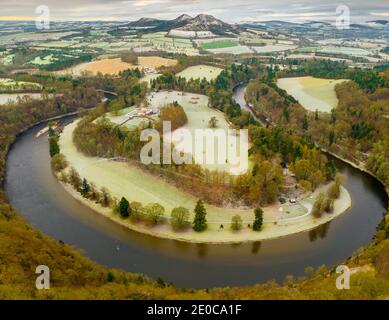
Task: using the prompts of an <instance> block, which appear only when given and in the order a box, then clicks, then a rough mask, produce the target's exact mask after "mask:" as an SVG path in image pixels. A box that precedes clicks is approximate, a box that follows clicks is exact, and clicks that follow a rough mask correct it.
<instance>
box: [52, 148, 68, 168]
mask: <svg viewBox="0 0 389 320" xmlns="http://www.w3.org/2000/svg"><path fill="white" fill-rule="evenodd" d="M67 166H68V162H67V161H66V159H65V156H64V155H63V154H61V153H57V154H55V155H54V156H53V157H52V158H51V169H52V170H53V171H54V172H60V171H62V170H63V169H65V168H66V167H67Z"/></svg>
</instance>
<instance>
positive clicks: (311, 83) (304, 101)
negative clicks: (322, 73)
mask: <svg viewBox="0 0 389 320" xmlns="http://www.w3.org/2000/svg"><path fill="white" fill-rule="evenodd" d="M343 81H345V80H332V79H318V78H313V77H299V78H284V79H278V81H277V85H278V86H279V87H280V88H281V89H284V90H286V91H287V92H288V93H289V94H290V95H292V96H293V97H294V98H295V99H297V100H298V101H299V102H300V103H301V105H302V106H303V107H304V108H305V109H307V110H309V111H316V109H317V110H318V111H320V112H331V109H333V108H335V107H336V106H337V104H338V99H337V98H336V94H335V90H334V88H335V85H337V84H338V83H342V82H343Z"/></svg>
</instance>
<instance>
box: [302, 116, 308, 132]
mask: <svg viewBox="0 0 389 320" xmlns="http://www.w3.org/2000/svg"><path fill="white" fill-rule="evenodd" d="M303 129H304V130H308V117H307V115H306V114H304V118H303Z"/></svg>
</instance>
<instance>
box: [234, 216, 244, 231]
mask: <svg viewBox="0 0 389 320" xmlns="http://www.w3.org/2000/svg"><path fill="white" fill-rule="evenodd" d="M231 229H232V230H234V231H238V230H240V229H242V218H241V217H240V216H239V215H236V216H233V217H232V219H231Z"/></svg>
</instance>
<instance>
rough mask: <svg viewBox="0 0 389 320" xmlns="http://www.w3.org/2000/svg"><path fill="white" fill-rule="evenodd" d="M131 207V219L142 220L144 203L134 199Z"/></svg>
mask: <svg viewBox="0 0 389 320" xmlns="http://www.w3.org/2000/svg"><path fill="white" fill-rule="evenodd" d="M130 207H131V209H132V214H131V219H132V220H135V221H139V220H141V219H142V217H143V214H144V209H143V206H142V204H141V203H140V202H137V201H133V202H131V204H130Z"/></svg>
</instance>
